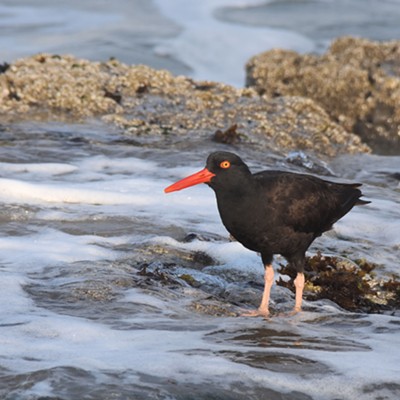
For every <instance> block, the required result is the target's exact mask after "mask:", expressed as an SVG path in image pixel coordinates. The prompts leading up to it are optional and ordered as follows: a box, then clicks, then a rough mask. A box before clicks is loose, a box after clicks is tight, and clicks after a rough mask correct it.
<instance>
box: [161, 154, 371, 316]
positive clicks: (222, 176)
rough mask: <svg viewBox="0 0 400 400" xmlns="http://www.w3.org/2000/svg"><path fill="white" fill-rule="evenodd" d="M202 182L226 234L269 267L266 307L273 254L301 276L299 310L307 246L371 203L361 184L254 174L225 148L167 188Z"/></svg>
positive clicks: (273, 173) (285, 174)
mask: <svg viewBox="0 0 400 400" xmlns="http://www.w3.org/2000/svg"><path fill="white" fill-rule="evenodd" d="M201 182H204V183H207V184H208V185H209V186H210V187H211V188H212V189H213V190H214V192H215V194H216V198H217V204H218V210H219V213H220V216H221V219H222V222H223V224H224V225H225V227H226V229H227V230H228V231H229V233H230V234H231V235H232V236H233V237H234V238H235V239H236V240H237V241H239V242H240V243H242V244H243V245H244V246H245V247H247V248H248V249H250V250H254V251H256V252H259V253H260V254H261V257H262V260H263V263H264V265H265V266H266V270H268V267H271V268H270V270H271V271H272V272H271V271H270V272H269V275H268V274H266V278H265V279H266V288H267V289H266V290H265V292H264V297H263V302H262V305H261V306H260V309H261V308H267V306H268V300H269V290H270V286H271V285H272V280H273V270H272V266H271V263H272V259H273V255H274V254H281V255H282V256H284V257H285V258H286V259H287V260H288V262H289V263H290V264H292V265H293V266H294V267H295V268H296V270H297V272H298V275H299V274H300V275H301V279H300V283H299V282H298V283H297V284H296V293H297V291H298V292H299V295H298V296H297V295H296V308H297V309H300V305H301V295H302V290H303V286H304V275H303V274H302V273H303V269H304V259H305V253H306V250H307V249H308V247H309V246H310V245H311V243H312V242H313V241H314V239H315V238H317V237H318V236H320V235H322V233H323V232H325V231H327V230H329V229H331V228H332V225H333V224H334V223H335V222H336V221H338V220H339V219H340V218H342V217H343V216H344V215H345V214H347V213H348V212H349V211H350V210H351V209H352V208H353V207H354V206H355V205H362V204H367V203H369V202H368V201H364V200H361V199H360V197H361V196H362V193H361V191H360V190H359V189H358V187H359V186H360V184H347V183H335V182H329V181H326V180H324V179H320V178H317V177H315V176H311V175H304V174H297V173H291V172H284V171H263V172H258V173H255V174H252V173H251V171H250V169H249V168H248V166H247V165H246V164H245V163H244V162H243V161H242V159H241V158H240V157H239V156H237V155H236V154H233V153H229V152H223V151H220V152H215V153H211V154H210V155H209V157H208V159H207V164H206V168H205V169H204V170H202V171H200V172H198V173H197V174H194V175H191V176H190V177H187V178H185V179H182V180H181V181H179V182H177V183H175V184H173V185H171V186H170V187H168V188H167V189H166V192H170V191H174V190H180V189H183V188H185V187H188V186H192V185H194V184H198V183H201ZM267 275H268V276H267ZM267 281H268V282H267ZM264 311H265V310H264ZM264 311H263V312H262V314H263V315H266V314H268V309H266V311H267V312H264Z"/></svg>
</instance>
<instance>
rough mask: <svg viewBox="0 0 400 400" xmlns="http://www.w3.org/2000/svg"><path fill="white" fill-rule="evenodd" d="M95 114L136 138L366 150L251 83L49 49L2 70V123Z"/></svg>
mask: <svg viewBox="0 0 400 400" xmlns="http://www.w3.org/2000/svg"><path fill="white" fill-rule="evenodd" d="M93 116H97V117H101V118H103V120H104V121H106V122H109V123H112V124H114V125H117V126H118V127H120V128H121V129H122V130H124V131H125V133H126V134H127V135H129V134H130V135H135V137H141V136H145V135H147V136H148V135H149V134H151V135H156V136H157V135H158V136H159V137H168V138H172V139H176V138H180V139H182V138H184V137H187V136H190V137H193V136H197V137H201V138H204V139H206V140H212V139H213V138H214V140H217V141H219V142H223V143H225V144H228V145H229V144H236V143H238V142H239V141H240V143H251V144H252V145H258V146H261V147H262V148H265V149H268V150H271V151H275V152H282V151H287V150H294V149H295V150H307V151H313V152H315V153H317V154H318V155H323V156H328V157H331V156H335V155H337V154H342V153H357V152H366V151H369V147H368V146H367V145H365V144H363V143H362V142H361V140H360V139H359V137H358V136H356V135H354V134H352V133H348V132H347V131H346V130H345V129H343V127H342V126H340V125H339V124H337V123H336V122H333V121H332V120H331V119H330V117H329V115H328V114H327V113H326V112H325V111H324V110H323V109H322V108H321V107H320V106H319V105H318V104H317V103H316V102H314V101H313V100H311V99H305V98H303V97H295V96H291V97H278V98H268V97H267V96H259V94H258V93H257V92H256V91H255V90H253V89H250V88H244V89H236V88H233V87H231V86H228V85H224V84H221V83H214V82H196V81H193V80H192V79H189V78H187V77H184V76H173V75H172V74H171V73H169V72H167V71H163V70H154V69H152V68H150V67H147V66H143V65H137V66H128V65H125V64H123V63H120V62H118V61H117V60H115V59H111V60H109V61H107V62H91V61H88V60H83V59H77V58H74V57H72V56H58V55H50V54H40V55H36V56H33V57H28V58H24V59H21V60H18V61H16V62H15V63H13V64H11V65H10V66H9V67H8V68H6V69H5V71H4V72H3V73H2V74H0V122H1V121H2V120H4V121H8V122H10V121H11V122H12V121H16V120H20V119H21V118H29V119H33V118H37V119H49V118H50V119H54V118H73V119H75V120H76V119H77V118H87V117H93ZM216 131H217V132H220V133H217V134H216V133H215V132H216ZM176 140H178V139H176Z"/></svg>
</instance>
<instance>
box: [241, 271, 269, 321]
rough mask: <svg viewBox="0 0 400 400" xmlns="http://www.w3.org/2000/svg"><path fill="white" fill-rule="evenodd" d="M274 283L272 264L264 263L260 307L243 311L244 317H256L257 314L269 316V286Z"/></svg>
mask: <svg viewBox="0 0 400 400" xmlns="http://www.w3.org/2000/svg"><path fill="white" fill-rule="evenodd" d="M273 283H274V269H273V268H272V265H266V266H265V272H264V292H263V296H262V299H261V304H260V307H258V309H257V310H253V311H247V312H245V313H243V314H242V315H243V316H246V317H258V316H263V317H268V316H269V308H268V305H269V297H270V293H271V287H272V285H273Z"/></svg>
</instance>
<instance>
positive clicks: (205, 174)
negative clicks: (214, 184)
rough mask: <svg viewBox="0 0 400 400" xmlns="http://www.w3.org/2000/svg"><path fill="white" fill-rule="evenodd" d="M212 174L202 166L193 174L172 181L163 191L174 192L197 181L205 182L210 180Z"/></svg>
mask: <svg viewBox="0 0 400 400" xmlns="http://www.w3.org/2000/svg"><path fill="white" fill-rule="evenodd" d="M213 176H215V174H213V173H212V172H210V171H209V170H208V169H207V168H204V169H202V170H201V171H199V172H196V173H195V174H193V175H190V176H187V177H186V178H183V179H181V180H180V181H178V182H175V183H173V184H172V185H171V186H168V187H167V188H165V189H164V192H165V193H170V192H175V191H177V190H181V189H185V188H187V187H190V186H194V185H198V184H199V183H207V182H210V180H211V178H212V177H213Z"/></svg>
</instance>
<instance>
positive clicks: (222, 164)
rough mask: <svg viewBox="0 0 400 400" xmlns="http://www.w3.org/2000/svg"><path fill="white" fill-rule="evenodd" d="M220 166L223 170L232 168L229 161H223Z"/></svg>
mask: <svg viewBox="0 0 400 400" xmlns="http://www.w3.org/2000/svg"><path fill="white" fill-rule="evenodd" d="M219 166H220V167H221V168H224V169H227V168H229V167H230V166H231V163H230V162H229V161H222V163H221V164H219Z"/></svg>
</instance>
